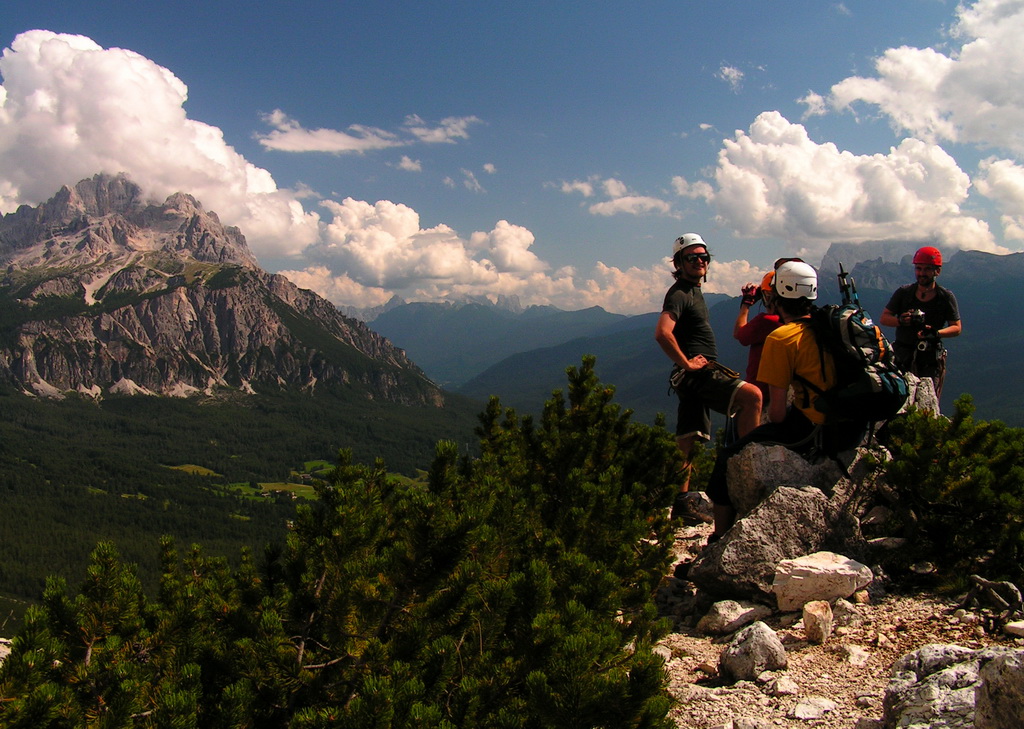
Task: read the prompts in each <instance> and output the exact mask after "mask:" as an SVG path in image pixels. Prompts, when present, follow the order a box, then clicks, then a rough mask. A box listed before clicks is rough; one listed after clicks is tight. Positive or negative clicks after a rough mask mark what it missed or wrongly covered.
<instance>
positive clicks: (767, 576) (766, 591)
mask: <svg viewBox="0 0 1024 729" xmlns="http://www.w3.org/2000/svg"><path fill="white" fill-rule="evenodd" d="M828 513H829V509H828V499H827V498H826V497H825V494H823V493H822V492H821V491H820V490H818V489H816V488H810V487H808V488H793V487H792V486H780V487H779V488H777V489H775V490H774V491H772V493H770V494H769V495H768V496H767V498H765V500H764V501H763V502H762V503H760V504H759V505H758V506H757V507H756V508H754V510H753V511H751V512H750V513H749V514H748V515H747V516H746V517H744V518H742V519H740V520H738V521H737V522H736V523H735V524H734V525H733V527H732V528H731V529H730V530H729V531H728V532H726V533H725V534H724V535H723V536H722V538H721V539H720V540H719V541H717V542H714V543H712V544H710V545H708V547H707V548H706V549H704V551H702V552H701V553H700V556H698V557H697V559H696V560H695V561H694V562H693V564H692V565H691V566H690V570H689V572H688V574H687V577H688V579H689V580H691V581H692V582H693V583H694V584H696V585H697V586H698V587H700V588H702V589H704V590H706V591H707V592H709V593H711V594H713V595H720V596H722V597H732V598H738V599H755V600H758V601H761V602H767V603H770V602H771V601H772V599H773V593H772V583H773V582H774V579H775V566H776V565H777V564H778V563H779V562H781V561H782V560H785V559H795V558H796V557H802V556H803V555H805V554H810V553H812V552H817V551H818V550H819V548H820V547H821V544H822V541H823V540H824V538H825V537H826V535H827V532H828V523H829V519H828Z"/></svg>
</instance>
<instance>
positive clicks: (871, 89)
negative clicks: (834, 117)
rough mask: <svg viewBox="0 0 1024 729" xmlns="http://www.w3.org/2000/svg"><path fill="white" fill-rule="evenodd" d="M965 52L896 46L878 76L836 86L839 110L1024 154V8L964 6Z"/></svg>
mask: <svg viewBox="0 0 1024 729" xmlns="http://www.w3.org/2000/svg"><path fill="white" fill-rule="evenodd" d="M957 14H958V21H957V23H956V24H955V25H954V26H953V28H952V32H951V37H952V40H953V41H955V42H959V43H960V45H959V48H957V49H956V50H955V51H954V52H952V53H950V54H948V55H947V54H944V53H942V52H940V51H938V50H935V49H932V48H913V47H909V46H902V47H900V48H891V49H889V50H887V51H885V53H883V54H882V56H881V57H879V58H878V59H876V61H875V76H873V77H860V76H855V77H851V78H847V79H844V80H842V81H840V82H839V83H837V84H835V85H834V86H833V87H832V89H831V93H830V95H829V97H828V102H829V104H830V106H831V107H832V108H833V109H836V110H846V109H853V108H855V106H856V105H857V104H860V103H862V104H868V105H873V106H876V107H878V109H879V111H880V112H881V113H883V114H885V115H886V116H888V117H889V119H890V120H891V121H892V123H893V124H894V125H895V126H896V127H898V128H900V129H904V130H906V131H908V132H910V133H911V134H913V135H915V136H918V137H921V138H923V139H927V140H946V141H951V142H960V143H968V144H975V145H978V146H981V147H991V148H1000V149H1006V150H1010V151H1012V152H1013V153H1014V154H1016V155H1020V154H1022V153H1024V43H1021V40H1020V39H1021V38H1022V37H1024V3H1022V2H1020V0H979V1H978V2H975V3H965V4H961V5H960V6H959V7H958V8H957Z"/></svg>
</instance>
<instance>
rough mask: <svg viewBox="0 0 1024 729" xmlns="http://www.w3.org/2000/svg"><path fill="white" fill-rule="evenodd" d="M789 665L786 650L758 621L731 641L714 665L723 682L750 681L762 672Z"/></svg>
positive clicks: (771, 631) (770, 630) (776, 637)
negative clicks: (724, 680) (726, 680)
mask: <svg viewBox="0 0 1024 729" xmlns="http://www.w3.org/2000/svg"><path fill="white" fill-rule="evenodd" d="M787 665H789V663H788V659H787V658H786V648H785V646H783V645H782V641H781V640H779V636H777V635H776V634H775V631H774V630H772V629H771V628H769V627H768V626H767V625H765V624H764V623H762V622H761V621H760V620H759V621H757V622H756V623H754V624H753V625H750V626H748V627H746V628H744V629H743V630H741V631H740V632H739V633H737V634H736V637H735V638H733V639H732V642H731V643H729V645H727V646H726V647H725V650H723V651H722V655H721V657H720V658H719V661H718V672H719V674H721V676H722V677H723V678H732V679H734V680H736V681H753V680H754V679H756V678H757V677H758V676H760V675H761V674H762V673H764V672H765V671H778V670H780V669H783V668H786V666H787Z"/></svg>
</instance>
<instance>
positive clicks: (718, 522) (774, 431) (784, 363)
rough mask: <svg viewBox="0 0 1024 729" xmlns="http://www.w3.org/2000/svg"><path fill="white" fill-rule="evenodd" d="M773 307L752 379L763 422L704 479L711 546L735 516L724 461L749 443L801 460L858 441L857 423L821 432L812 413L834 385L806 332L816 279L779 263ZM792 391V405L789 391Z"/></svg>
mask: <svg viewBox="0 0 1024 729" xmlns="http://www.w3.org/2000/svg"><path fill="white" fill-rule="evenodd" d="M774 289H775V306H776V309H777V310H778V312H779V315H780V316H781V317H782V321H783V324H782V326H780V327H779V328H778V329H776V330H775V331H773V332H772V333H771V334H769V335H768V338H767V339H766V340H765V343H764V349H763V350H762V352H761V364H760V366H759V367H758V372H757V379H758V381H759V382H762V383H764V384H765V385H767V386H768V408H767V411H768V422H767V423H766V424H764V425H762V426H760V427H758V428H755V429H754V430H752V431H751V432H750V433H749V434H748V435H747V436H746V437H744V438H741V439H740V440H738V441H736V442H735V443H733V444H732V445H729V446H726V447H725V448H723V449H722V451H721V453H720V454H719V456H718V459H717V460H716V461H715V467H714V469H713V470H712V472H711V475H710V477H709V479H708V485H707V495H708V497H709V498H710V499H711V502H712V504H713V507H714V516H715V531H714V533H713V534H712V535H711V537H710V538H709V542H713V541H716V540H717V539H718V538H719V537H721V536H722V534H724V533H725V532H726V530H728V529H729V527H731V526H732V524H733V522H734V521H735V519H736V510H735V509H734V508H733V506H732V502H731V501H730V500H729V489H728V484H727V482H726V470H727V466H728V462H729V459H730V458H731V457H732V456H734V455H736V454H737V453H739V452H740V451H741V450H743V448H744V447H745V446H747V445H749V444H750V443H772V444H776V445H783V446H786V447H787V448H789V449H791V450H793V451H796V452H797V453H800V454H801V455H804V456H807V455H811V454H813V453H815V452H816V451H818V452H836V451H840V450H846V449H847V448H852V447H854V446H856V445H857V444H858V443H859V442H860V440H861V438H862V437H863V435H864V431H865V426H864V425H863V424H861V423H841V422H840V423H836V424H835V425H831V424H830V425H829V426H828V427H823V426H825V415H824V413H821V412H819V411H818V410H816V409H815V407H814V399H815V397H816V394H817V393H816V392H814V391H813V389H812V388H808V387H807V386H806V385H804V383H803V381H802V380H806V381H807V382H810V383H811V385H813V386H814V387H816V388H818V390H827V389H829V388H830V387H831V386H832V385H834V384H835V381H836V373H835V363H834V362H833V360H832V355H831V354H830V353H828V352H822V350H821V347H820V346H819V344H818V341H817V338H816V337H815V334H814V331H813V330H812V329H811V326H810V323H811V322H810V319H811V312H812V311H813V309H814V302H815V300H816V299H817V298H818V274H817V272H816V271H815V270H814V268H813V267H812V266H810V265H808V264H807V263H804V262H803V261H798V260H797V261H785V262H783V263H781V264H780V265H779V267H778V269H776V271H775V282H774ZM791 387H792V389H793V401H792V405H790V404H789V390H790V388H791Z"/></svg>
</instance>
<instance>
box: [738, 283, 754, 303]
mask: <svg viewBox="0 0 1024 729" xmlns="http://www.w3.org/2000/svg"><path fill="white" fill-rule="evenodd" d="M740 293H741V294H743V298H742V299H741V300H740V303H741V304H742V305H743V306H753V305H754V304H755V303H757V293H758V289H757V286H755V285H754V284H752V283H748V284H744V285H743V288H742V289H740Z"/></svg>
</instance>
